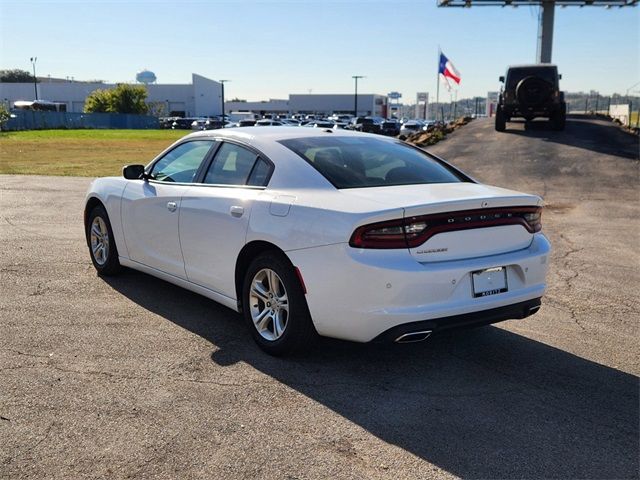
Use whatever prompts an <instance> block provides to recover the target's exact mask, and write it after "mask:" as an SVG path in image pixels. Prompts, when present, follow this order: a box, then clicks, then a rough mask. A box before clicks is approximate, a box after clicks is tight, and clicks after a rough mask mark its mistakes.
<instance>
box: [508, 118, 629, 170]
mask: <svg viewBox="0 0 640 480" xmlns="http://www.w3.org/2000/svg"><path fill="white" fill-rule="evenodd" d="M514 124H519V125H518V127H516V128H514ZM510 126H511V128H509V127H510ZM505 133H509V134H514V135H522V136H526V137H532V138H540V139H542V140H544V141H547V142H553V143H560V144H563V145H569V146H572V147H576V148H583V149H586V150H591V151H593V152H597V153H602V154H605V155H612V156H615V157H622V158H626V159H630V160H638V158H639V155H640V153H639V150H638V148H639V140H638V138H639V137H638V136H637V135H632V134H630V133H627V132H624V131H622V130H621V129H620V127H619V126H618V125H616V124H614V123H612V122H609V121H608V120H604V119H602V120H599V121H598V122H594V121H593V117H584V118H580V116H574V117H569V118H567V123H566V128H565V130H564V131H561V132H558V131H554V130H552V129H551V127H550V125H549V122H547V121H542V120H535V121H532V122H524V121H520V122H518V121H515V122H513V123H507V130H506V131H505Z"/></svg>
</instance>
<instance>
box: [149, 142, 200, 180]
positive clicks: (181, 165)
mask: <svg viewBox="0 0 640 480" xmlns="http://www.w3.org/2000/svg"><path fill="white" fill-rule="evenodd" d="M212 145H213V142H212V141H211V140H196V141H193V142H186V143H183V144H181V145H178V146H177V147H176V148H174V149H173V150H171V151H170V152H169V153H167V154H166V155H165V156H164V157H162V158H161V159H160V160H158V161H157V162H156V163H155V164H154V165H153V167H152V168H151V172H150V174H151V177H152V178H153V179H154V180H158V181H161V182H177V183H191V182H193V180H194V179H195V176H196V173H198V168H200V164H201V163H202V161H203V160H204V159H205V157H206V156H207V153H209V150H210V149H211V146H212Z"/></svg>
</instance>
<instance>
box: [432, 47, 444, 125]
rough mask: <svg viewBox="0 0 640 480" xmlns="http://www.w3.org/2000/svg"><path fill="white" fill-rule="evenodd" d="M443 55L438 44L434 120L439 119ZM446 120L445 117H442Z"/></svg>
mask: <svg viewBox="0 0 640 480" xmlns="http://www.w3.org/2000/svg"><path fill="white" fill-rule="evenodd" d="M441 55H442V51H441V50H440V45H438V68H437V69H436V72H437V73H436V116H435V118H434V120H438V104H439V103H440V56H441ZM442 121H443V122H444V118H443V119H442Z"/></svg>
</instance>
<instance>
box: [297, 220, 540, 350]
mask: <svg viewBox="0 0 640 480" xmlns="http://www.w3.org/2000/svg"><path fill="white" fill-rule="evenodd" d="M286 253H287V255H288V256H289V258H290V259H291V261H292V263H293V264H294V265H295V266H296V267H298V269H299V270H300V273H301V275H302V278H303V280H304V283H305V286H306V289H307V304H308V305H309V310H310V312H311V317H312V319H313V322H314V325H315V327H316V330H317V331H318V333H319V334H321V335H325V336H328V337H335V338H341V339H345V340H353V341H358V342H369V341H371V340H373V339H375V338H376V337H378V336H380V335H381V334H383V333H384V332H386V331H388V330H390V329H392V328H394V327H397V326H400V325H405V324H410V323H412V322H423V321H431V320H436V319H437V320H438V328H439V329H442V328H444V327H443V326H444V325H445V324H446V323H447V322H448V321H447V320H446V318H451V317H458V316H464V315H467V314H474V313H477V312H484V311H489V310H493V309H499V308H502V307H509V306H513V305H516V304H520V303H522V302H528V301H531V300H535V299H539V298H540V297H542V295H543V294H544V291H545V289H546V273H547V264H548V258H549V253H550V245H549V242H548V241H547V239H546V237H545V236H544V235H542V234H540V233H538V234H535V235H534V236H533V240H532V242H531V244H530V245H529V247H527V248H524V249H521V250H517V251H513V252H509V253H504V254H499V255H491V256H486V257H480V258H471V259H464V260H451V261H442V262H429V263H427V262H424V263H422V262H418V261H416V259H415V258H414V257H412V256H411V254H410V253H409V251H408V250H403V249H399V250H373V249H371V250H366V249H355V248H351V247H349V246H348V245H347V244H335V245H327V246H322V247H314V248H307V249H301V250H294V251H288V252H286ZM499 266H503V267H506V270H507V282H508V291H507V292H503V293H498V294H495V295H488V296H485V297H474V295H473V291H472V289H473V287H472V280H471V278H472V276H471V274H472V272H475V271H478V270H483V269H487V268H493V267H499ZM516 310H517V308H516ZM516 310H514V311H516ZM507 311H509V310H508V309H507V310H505V312H507ZM516 313H518V312H516ZM514 315H515V317H505V318H500V319H499V320H505V319H506V318H521V317H522V316H521V315H520V314H519V313H518V314H517V315H516V314H514ZM499 320H495V321H499ZM454 322H455V321H454ZM489 323H491V322H489Z"/></svg>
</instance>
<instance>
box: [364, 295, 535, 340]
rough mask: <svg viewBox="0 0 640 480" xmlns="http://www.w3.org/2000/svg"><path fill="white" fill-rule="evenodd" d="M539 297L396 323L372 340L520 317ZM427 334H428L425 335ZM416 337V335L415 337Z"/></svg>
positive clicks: (529, 311) (529, 312)
mask: <svg viewBox="0 0 640 480" xmlns="http://www.w3.org/2000/svg"><path fill="white" fill-rule="evenodd" d="M541 303H542V302H541V301H540V299H539V298H534V299H532V300H527V301H525V302H520V303H515V304H513V305H507V306H505V307H498V308H492V309H489V310H482V311H479V312H472V313H465V314H462V315H453V316H450V317H442V318H436V319H432V320H423V321H420V322H409V323H403V324H402V325H397V326H395V327H392V328H390V329H389V330H386V331H385V332H382V333H381V334H380V335H378V336H377V337H376V338H374V339H373V341H374V342H399V343H403V342H411V341H412V340H411V337H410V336H411V335H412V334H414V333H425V336H424V338H426V337H427V336H430V335H432V334H438V333H442V332H447V331H449V330H457V329H465V328H474V327H480V326H482V325H490V324H492V323H498V322H502V321H504V320H511V319H522V318H526V317H528V316H530V315H533V314H534V313H536V312H537V311H538V310H539V309H540V305H541ZM427 334H428V335H427ZM416 338H418V337H416Z"/></svg>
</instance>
